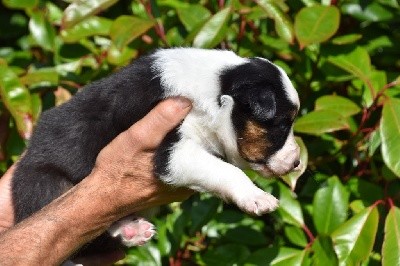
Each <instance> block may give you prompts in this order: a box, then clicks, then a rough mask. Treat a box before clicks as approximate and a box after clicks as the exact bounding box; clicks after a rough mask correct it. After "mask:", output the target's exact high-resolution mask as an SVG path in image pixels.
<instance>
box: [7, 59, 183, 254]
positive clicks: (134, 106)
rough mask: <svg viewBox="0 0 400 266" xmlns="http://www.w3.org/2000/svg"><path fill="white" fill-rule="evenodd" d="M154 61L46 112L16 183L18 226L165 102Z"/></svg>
mask: <svg viewBox="0 0 400 266" xmlns="http://www.w3.org/2000/svg"><path fill="white" fill-rule="evenodd" d="M153 61H154V58H153V57H152V55H149V56H144V57H141V58H140V59H137V60H135V61H134V63H132V64H131V65H129V66H127V67H125V68H123V69H121V70H120V71H119V72H118V73H116V74H113V75H111V76H109V77H107V78H104V79H101V80H99V81H96V82H93V83H92V84H90V85H88V86H86V87H85V88H84V89H83V90H82V92H79V93H77V94H76V95H75V96H74V97H73V98H72V99H71V100H70V101H69V102H67V103H65V104H63V105H61V106H60V107H56V108H53V109H50V110H48V111H46V112H44V113H43V114H42V116H41V118H40V121H39V122H38V125H37V127H36V128H35V131H34V134H33V136H32V139H31V140H30V143H29V146H28V149H27V151H26V154H25V155H24V156H23V157H22V158H21V160H20V162H19V163H18V166H17V169H16V171H15V174H14V176H13V179H12V194H13V199H14V202H13V203H14V209H15V221H16V222H20V221H21V220H23V219H25V218H26V217H28V216H30V215H31V214H33V213H34V212H36V211H38V210H40V209H41V208H42V207H44V206H45V205H46V204H48V203H50V202H51V201H52V200H54V199H55V198H57V197H58V196H60V195H61V194H63V193H64V192H65V191H66V190H68V189H69V188H71V187H72V186H73V185H75V184H77V183H78V182H80V181H81V180H82V179H83V178H85V177H86V176H87V175H88V174H89V173H90V172H91V170H92V168H93V166H94V163H95V160H96V157H97V155H98V153H99V152H100V150H101V149H102V148H103V147H105V146H106V145H107V144H108V143H109V142H110V141H111V140H112V139H114V138H115V137H116V136H117V135H118V134H119V133H121V132H123V131H125V130H126V129H128V128H129V127H130V126H131V125H132V124H134V123H135V122H137V121H138V120H139V119H141V118H143V117H144V116H145V115H146V114H147V113H148V112H149V111H150V110H151V109H152V108H153V107H154V106H155V105H156V104H157V103H158V102H159V101H160V100H162V99H163V91H164V90H163V88H161V85H160V80H159V78H158V73H154V70H152V68H151V65H152V64H153ZM174 132H175V133H176V131H174ZM172 135H173V133H171V136H172ZM174 141H177V138H176V137H173V138H169V139H168V140H165V141H164V143H163V145H162V149H161V150H160V152H159V153H160V154H162V153H165V152H166V151H168V150H169V146H171V145H173V143H172V142H174ZM165 165H166V162H165V161H164V160H162V158H160V157H158V159H157V160H156V169H159V170H160V169H161V170H160V171H161V172H162V173H166V167H165ZM101 239H102V240H99V241H100V242H104V241H105V240H104V239H110V237H109V236H108V235H105V236H102V237H101ZM99 241H95V242H96V243H98V242H99ZM113 242H115V241H113ZM85 250H87V252H92V250H97V248H96V247H94V248H93V247H87V248H85Z"/></svg>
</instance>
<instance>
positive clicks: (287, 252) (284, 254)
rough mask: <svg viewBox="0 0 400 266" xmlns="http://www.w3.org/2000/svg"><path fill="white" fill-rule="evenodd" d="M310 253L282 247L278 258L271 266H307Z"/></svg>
mask: <svg viewBox="0 0 400 266" xmlns="http://www.w3.org/2000/svg"><path fill="white" fill-rule="evenodd" d="M307 256H308V251H307V250H298V249H293V248H285V247H282V248H280V249H279V253H278V254H277V256H276V257H275V258H274V259H273V260H272V261H271V263H270V264H269V265H274V266H292V265H293V266H297V265H303V264H305V261H307V259H308V258H307Z"/></svg>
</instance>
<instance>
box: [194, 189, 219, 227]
mask: <svg viewBox="0 0 400 266" xmlns="http://www.w3.org/2000/svg"><path fill="white" fill-rule="evenodd" d="M219 205H220V200H219V199H217V198H214V197H209V198H205V199H201V200H196V201H194V202H193V203H192V206H191V208H190V217H191V221H192V223H191V225H190V228H189V234H190V235H194V234H195V233H196V232H197V231H199V230H200V229H201V228H202V227H203V226H204V225H205V224H206V223H207V222H209V221H210V219H211V218H212V217H213V216H214V215H215V214H216V213H217V209H218V206H219Z"/></svg>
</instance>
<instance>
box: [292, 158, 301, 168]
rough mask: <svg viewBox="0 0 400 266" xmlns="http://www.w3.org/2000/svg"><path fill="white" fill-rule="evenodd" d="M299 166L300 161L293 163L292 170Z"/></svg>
mask: <svg viewBox="0 0 400 266" xmlns="http://www.w3.org/2000/svg"><path fill="white" fill-rule="evenodd" d="M299 165H300V160H296V161H294V163H293V169H296V168H297V166H299Z"/></svg>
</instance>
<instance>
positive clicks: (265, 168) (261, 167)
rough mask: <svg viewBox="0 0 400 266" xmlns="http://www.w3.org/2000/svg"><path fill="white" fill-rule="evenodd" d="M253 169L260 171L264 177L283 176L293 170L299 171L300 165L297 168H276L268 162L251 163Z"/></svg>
mask: <svg viewBox="0 0 400 266" xmlns="http://www.w3.org/2000/svg"><path fill="white" fill-rule="evenodd" d="M250 167H251V169H253V170H254V171H257V172H259V173H260V174H261V175H262V176H264V177H267V178H268V177H281V176H283V175H286V174H289V173H291V172H295V171H299V167H298V166H296V167H295V168H285V167H283V166H282V167H279V168H278V169H274V168H273V167H270V166H269V165H268V163H250Z"/></svg>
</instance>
